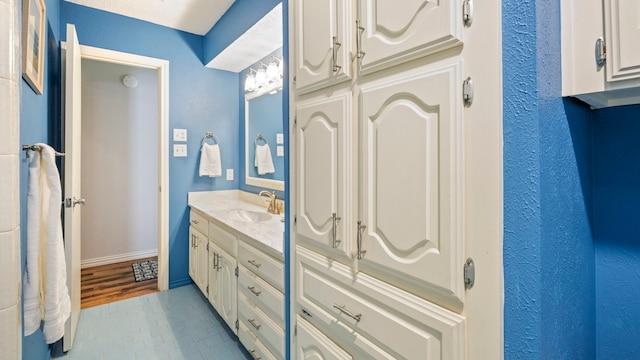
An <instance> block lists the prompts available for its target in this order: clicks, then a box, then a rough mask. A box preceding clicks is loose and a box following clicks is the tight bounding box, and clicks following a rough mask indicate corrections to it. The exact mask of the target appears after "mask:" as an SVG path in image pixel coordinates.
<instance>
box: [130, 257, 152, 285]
mask: <svg viewBox="0 0 640 360" xmlns="http://www.w3.org/2000/svg"><path fill="white" fill-rule="evenodd" d="M131 267H132V268H133V276H135V278H136V282H138V281H145V280H151V279H155V278H157V277H158V260H149V261H140V262H137V263H133V264H131Z"/></svg>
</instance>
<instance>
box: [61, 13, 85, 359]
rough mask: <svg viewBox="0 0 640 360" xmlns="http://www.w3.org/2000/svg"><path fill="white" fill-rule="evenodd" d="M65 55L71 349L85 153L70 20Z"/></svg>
mask: <svg viewBox="0 0 640 360" xmlns="http://www.w3.org/2000/svg"><path fill="white" fill-rule="evenodd" d="M66 46H67V47H66V55H65V57H64V58H65V63H66V64H65V79H64V84H65V85H64V86H65V90H64V91H65V95H64V96H65V98H64V99H65V100H64V114H65V134H64V138H65V139H64V141H65V144H64V152H65V158H64V192H65V195H64V197H65V199H70V200H71V203H70V204H69V203H67V202H66V201H65V208H64V239H65V242H64V247H65V258H66V262H67V287H68V288H69V295H70V297H71V316H70V317H69V320H67V322H66V324H65V331H64V338H63V349H64V351H68V350H69V349H71V347H72V346H73V339H74V337H75V334H76V327H77V325H78V317H79V316H80V300H81V299H80V261H81V257H80V244H81V239H80V233H81V232H80V229H81V227H80V214H81V211H82V206H76V205H79V204H81V203H80V202H78V201H80V199H81V198H82V196H81V188H80V173H81V172H80V154H81V152H82V151H81V150H82V148H81V146H82V145H81V142H80V138H81V128H80V126H81V123H82V122H81V114H82V110H81V107H80V105H81V103H82V98H81V94H82V92H81V90H82V89H81V86H82V81H81V78H80V76H81V65H80V62H81V58H80V43H79V42H78V36H77V35H76V28H75V26H73V25H71V24H67V43H66Z"/></svg>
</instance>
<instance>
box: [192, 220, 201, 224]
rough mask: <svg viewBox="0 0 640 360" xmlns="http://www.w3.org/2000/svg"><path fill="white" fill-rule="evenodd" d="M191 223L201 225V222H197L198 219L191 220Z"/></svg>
mask: <svg viewBox="0 0 640 360" xmlns="http://www.w3.org/2000/svg"><path fill="white" fill-rule="evenodd" d="M191 223H192V224H198V223H200V222H199V221H198V220H196V219H193V220H191Z"/></svg>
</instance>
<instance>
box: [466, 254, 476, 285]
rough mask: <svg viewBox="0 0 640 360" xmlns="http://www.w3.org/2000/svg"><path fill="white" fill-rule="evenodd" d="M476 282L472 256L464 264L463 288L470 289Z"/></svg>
mask: <svg viewBox="0 0 640 360" xmlns="http://www.w3.org/2000/svg"><path fill="white" fill-rule="evenodd" d="M475 282H476V268H475V265H474V263H473V259H472V258H468V259H467V262H466V263H465V264H464V288H465V289H471V288H472V287H473V285H474V284H475Z"/></svg>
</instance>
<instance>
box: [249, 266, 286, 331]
mask: <svg viewBox="0 0 640 360" xmlns="http://www.w3.org/2000/svg"><path fill="white" fill-rule="evenodd" d="M239 268H240V272H239V275H238V289H239V290H240V291H241V292H242V293H243V294H244V295H245V296H246V297H247V298H249V299H251V300H252V301H253V302H254V303H255V304H256V305H258V306H259V307H260V309H262V310H263V311H264V312H265V313H266V314H267V315H269V316H270V317H271V319H272V320H273V321H275V322H276V323H277V324H278V326H280V327H282V328H284V295H283V294H282V293H281V292H280V291H278V290H277V289H276V288H274V287H273V286H271V285H269V284H268V283H267V282H265V281H264V280H262V279H261V278H260V277H259V276H258V275H256V274H254V273H252V272H251V271H249V270H247V268H245V267H244V266H240V267H239Z"/></svg>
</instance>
